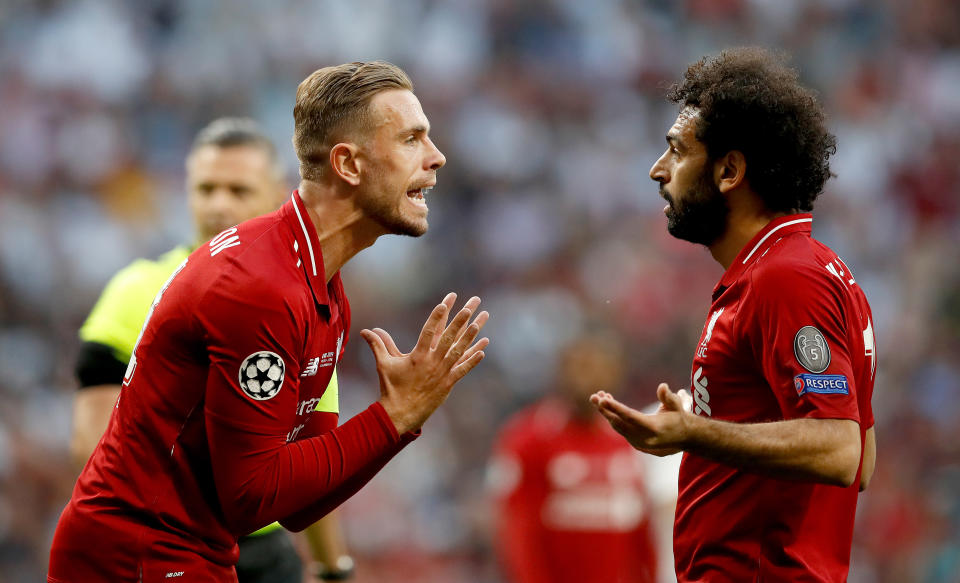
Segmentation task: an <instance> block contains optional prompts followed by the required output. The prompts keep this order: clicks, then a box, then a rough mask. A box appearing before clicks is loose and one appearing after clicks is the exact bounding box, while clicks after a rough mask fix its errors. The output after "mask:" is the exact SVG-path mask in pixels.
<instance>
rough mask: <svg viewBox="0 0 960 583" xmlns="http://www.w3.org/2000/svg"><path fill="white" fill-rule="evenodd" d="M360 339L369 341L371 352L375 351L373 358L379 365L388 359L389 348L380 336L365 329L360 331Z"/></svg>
mask: <svg viewBox="0 0 960 583" xmlns="http://www.w3.org/2000/svg"><path fill="white" fill-rule="evenodd" d="M360 337H361V338H363V339H364V340H366V341H367V344H368V345H369V346H370V350H371V351H373V358H374V359H376V361H377V363H380V361H382V360H383V359H385V358H386V357H387V354H388V353H387V347H386V346H384V344H383V339H382V338H380V336H378V335H377V334H375V333H373V332H371V331H370V330H367V329H363V330H361V331H360Z"/></svg>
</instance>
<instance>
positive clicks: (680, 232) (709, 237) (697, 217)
mask: <svg viewBox="0 0 960 583" xmlns="http://www.w3.org/2000/svg"><path fill="white" fill-rule="evenodd" d="M709 167H710V164H704V167H703V170H702V171H701V172H700V176H699V177H698V178H697V181H696V182H695V183H694V184H693V186H692V187H690V189H688V190H687V191H686V192H685V193H683V196H682V197H680V201H679V202H677V201H676V200H675V199H674V198H673V196H671V195H670V194H669V193H668V192H667V191H666V190H665V189H664V188H663V185H661V186H660V194H661V195H662V196H663V197H664V198H665V199H666V200H667V202H668V203H670V208H669V209H668V210H667V231H668V232H669V233H670V234H671V235H673V236H674V237H676V238H677V239H683V240H684V241H690V242H691V243H697V244H699V245H706V246H708V247H709V246H710V245H713V244H714V243H716V242H717V240H718V239H719V238H720V237H721V236H723V234H724V232H726V230H727V217H728V216H729V215H730V207H729V206H728V205H727V197H725V196H723V193H722V192H720V189H719V188H717V185H716V184H714V182H713V180H712V178H711V176H710V172H709Z"/></svg>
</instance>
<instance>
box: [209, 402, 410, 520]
mask: <svg viewBox="0 0 960 583" xmlns="http://www.w3.org/2000/svg"><path fill="white" fill-rule="evenodd" d="M208 433H209V434H210V435H209V437H210V443H211V452H210V453H211V462H212V463H213V471H214V478H215V481H216V485H217V493H218V495H219V498H220V503H221V507H222V508H223V512H224V516H225V518H226V519H227V522H228V523H229V524H230V526H231V529H232V530H234V531H235V532H237V534H243V533H246V532H249V531H251V530H254V529H256V528H259V527H261V526H263V525H264V524H269V523H270V522H273V521H275V520H278V519H283V518H284V517H286V520H287V521H292V522H291V523H290V524H284V526H287V527H288V528H291V530H302V529H303V528H305V527H307V526H308V525H309V524H311V523H313V522H315V521H316V520H317V519H319V518H320V517H321V516H323V515H324V514H326V513H327V512H329V511H330V510H332V509H333V508H335V507H336V506H337V505H338V504H340V503H341V502H342V501H343V500H344V499H346V498H347V497H349V496H350V495H351V494H353V493H354V492H356V490H358V489H359V488H360V487H361V486H362V485H363V483H365V482H366V480H369V478H370V477H372V475H373V474H374V473H376V471H377V470H379V468H380V467H382V466H383V464H385V463H386V462H387V461H388V460H389V459H390V458H392V457H393V456H394V455H396V453H397V452H398V451H400V449H402V447H403V445H405V443H404V441H403V440H402V439H400V437H399V436H397V435H396V433H395V432H394V430H393V427H392V425H391V424H390V422H389V419H388V418H387V417H386V415H385V414H384V413H383V411H382V409H379V410H378V409H377V406H373V407H371V408H369V409H367V410H366V411H364V412H362V413H360V414H359V415H357V416H356V417H354V418H352V419H350V420H349V421H347V422H346V423H344V424H343V425H341V426H340V427H338V428H336V429H334V430H332V431H330V432H328V433H325V434H323V435H320V436H317V437H312V438H309V439H302V440H299V441H294V442H291V443H285V444H282V445H280V446H277V445H270V444H269V443H271V442H268V440H267V439H265V438H264V436H262V435H259V434H255V433H252V432H250V431H247V432H244V431H238V430H236V429H232V428H229V427H228V426H226V425H223V424H220V423H208ZM264 443H267V444H268V445H266V446H265V445H264ZM272 443H276V439H274V440H272ZM371 468H375V469H373V470H372V473H370V475H369V476H367V473H368V472H370V471H371ZM358 478H362V482H361V483H358ZM293 517H295V520H293Z"/></svg>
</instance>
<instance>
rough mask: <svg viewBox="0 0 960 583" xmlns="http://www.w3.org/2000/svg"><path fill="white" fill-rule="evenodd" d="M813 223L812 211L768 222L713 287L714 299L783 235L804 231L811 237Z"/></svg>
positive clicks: (744, 247)
mask: <svg viewBox="0 0 960 583" xmlns="http://www.w3.org/2000/svg"><path fill="white" fill-rule="evenodd" d="M812 223H813V215H811V214H810V213H801V214H796V215H786V216H783V217H778V218H776V219H773V220H772V221H770V222H769V223H767V226H765V227H764V228H762V229H760V232H759V233H757V234H756V235H754V236H753V238H752V239H750V242H749V243H747V244H746V245H744V246H743V249H741V250H740V253H738V254H737V257H736V259H734V260H733V263H732V264H730V268H729V269H727V271H726V273H724V274H723V277H721V278H720V282H719V283H717V286H716V287H715V288H714V289H713V299H714V300H716V299H717V298H718V297H720V294H721V293H723V291H724V290H726V289H727V288H728V287H730V286H731V285H733V282H735V281H737V279H738V278H739V277H740V276H741V275H742V274H743V272H744V271H746V270H747V268H748V267H750V266H751V265H753V264H754V263H755V262H756V261H757V260H758V259H760V258H761V257H763V256H764V255H765V254H766V252H767V251H769V250H770V248H771V247H773V245H774V244H775V243H776V242H777V241H779V240H780V239H782V238H783V237H786V236H787V235H789V234H791V233H802V234H804V235H805V236H807V237H809V236H810V233H811V224H812Z"/></svg>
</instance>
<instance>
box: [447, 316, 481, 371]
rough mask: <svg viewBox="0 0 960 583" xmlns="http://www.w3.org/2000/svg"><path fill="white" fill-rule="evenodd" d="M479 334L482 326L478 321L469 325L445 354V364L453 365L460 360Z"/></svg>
mask: <svg viewBox="0 0 960 583" xmlns="http://www.w3.org/2000/svg"><path fill="white" fill-rule="evenodd" d="M478 334H480V326H477V324H476V323H473V324H470V325H469V326H467V327H466V329H465V330H464V332H463V334H461V335H460V338H459V339H458V340H457V341H456V342H455V343H454V344H453V346H452V347H450V351H449V352H447V354H446V356H444V358H443V362H444V364H445V365H446V366H449V367H453V366H455V365H456V364H457V363H458V362H460V360H461V359H462V358H463V356H464V355H465V354H466V353H467V350H468V349H469V348H470V345H471V344H472V343H473V341H474V340H475V339H476V337H477V335H478ZM488 342H489V341H488Z"/></svg>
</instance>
